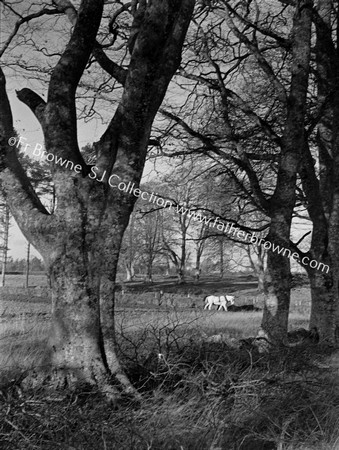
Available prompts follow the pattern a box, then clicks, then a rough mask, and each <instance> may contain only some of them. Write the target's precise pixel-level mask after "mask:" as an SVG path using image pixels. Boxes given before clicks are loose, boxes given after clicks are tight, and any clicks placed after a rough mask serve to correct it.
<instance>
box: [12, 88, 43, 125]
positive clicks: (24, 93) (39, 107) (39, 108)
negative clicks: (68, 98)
mask: <svg viewBox="0 0 339 450" xmlns="http://www.w3.org/2000/svg"><path fill="white" fill-rule="evenodd" d="M16 95H17V97H18V99H19V100H20V101H21V102H22V103H24V104H25V105H27V106H28V107H29V108H30V109H31V111H32V112H33V113H34V115H35V117H36V118H37V119H38V121H39V122H40V124H41V125H42V127H43V126H44V118H45V116H44V113H45V107H46V102H45V100H44V99H42V98H41V97H40V96H39V95H38V94H36V93H35V92H34V91H32V90H31V89H28V88H24V89H21V91H16Z"/></svg>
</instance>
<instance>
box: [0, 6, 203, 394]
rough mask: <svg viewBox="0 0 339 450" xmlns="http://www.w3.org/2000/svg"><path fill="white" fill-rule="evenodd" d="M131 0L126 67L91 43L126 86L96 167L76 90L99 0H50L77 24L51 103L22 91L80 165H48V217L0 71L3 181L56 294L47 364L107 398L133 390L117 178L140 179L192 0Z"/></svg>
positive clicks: (50, 141)
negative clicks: (74, 0)
mask: <svg viewBox="0 0 339 450" xmlns="http://www.w3.org/2000/svg"><path fill="white" fill-rule="evenodd" d="M137 3H138V2H133V5H132V11H133V12H134V23H133V26H132V33H131V34H132V35H131V39H130V41H129V46H128V49H129V51H130V53H131V57H130V64H129V67H128V69H126V70H125V69H123V68H121V67H119V66H118V65H117V64H115V63H114V62H112V61H110V60H109V59H108V58H107V57H106V56H105V55H104V57H103V55H102V53H100V50H99V49H98V48H97V49H96V50H95V55H96V58H97V60H98V61H99V60H100V61H101V62H102V63H103V64H104V66H105V69H106V70H107V71H108V72H109V73H110V74H111V75H112V76H114V77H116V79H117V80H118V81H119V82H121V83H122V84H123V85H124V90H123V94H122V98H121V100H120V103H119V105H118V108H117V110H116V112H115V114H114V117H113V119H112V120H111V122H110V124H109V126H108V128H107V130H106V132H105V133H104V134H103V136H102V137H101V139H100V141H99V142H98V143H96V144H95V148H96V153H97V159H96V166H95V167H94V168H93V167H92V170H90V169H91V168H90V167H88V166H87V165H86V163H85V162H84V160H83V157H82V155H81V153H80V151H79V148H78V143H77V131H76V107H75V92H76V88H77V85H78V83H79V80H80V77H81V76H82V74H83V72H84V70H85V68H86V65H87V63H88V60H89V57H90V55H91V52H92V50H93V48H94V46H95V39H96V34H97V31H98V27H99V24H100V20H101V17H102V10H103V5H104V2H103V1H102V0H100V1H99V0H83V1H82V2H81V6H80V10H79V12H78V13H77V11H75V10H74V8H73V6H72V4H71V3H70V2H68V1H67V0H63V1H59V0H56V1H55V4H56V5H57V6H59V7H60V8H61V11H65V12H66V14H67V15H68V16H69V17H71V20H72V21H74V23H72V24H73V25H74V26H73V31H72V36H71V39H70V42H69V44H68V45H67V47H66V50H65V52H64V53H63V54H62V56H61V58H60V60H59V62H58V63H57V65H56V67H55V68H54V70H53V72H52V75H51V80H50V83H49V92H48V101H47V103H46V102H44V100H42V98H41V97H39V96H38V95H37V94H35V93H34V92H32V91H31V90H29V89H23V90H22V91H20V92H19V93H18V96H19V98H20V100H21V101H23V102H24V103H25V104H26V105H28V106H29V107H30V108H31V110H32V111H33V112H34V114H35V115H36V117H37V118H38V120H39V122H40V124H41V126H42V128H43V131H44V136H45V146H46V152H47V154H52V155H54V157H56V156H57V157H60V158H64V159H65V160H68V161H71V162H72V163H73V165H74V166H75V165H76V164H78V165H79V166H80V172H79V171H78V172H77V171H75V170H68V169H65V167H62V166H60V165H58V164H56V163H55V164H53V165H52V170H51V172H52V176H53V182H54V186H55V193H56V198H57V202H56V203H57V204H56V208H55V210H54V211H53V213H52V214H50V213H49V212H48V211H47V210H46V208H45V207H44V206H43V205H42V203H41V201H40V200H39V198H38V196H37V194H36V193H35V191H34V189H33V188H32V185H31V184H30V182H29V180H28V178H27V176H26V174H25V172H24V170H23V169H22V167H21V165H20V163H19V161H18V159H17V156H16V153H15V151H13V148H12V147H11V146H10V145H9V139H10V138H11V137H12V136H15V133H14V129H13V118H12V114H11V109H10V105H9V102H8V98H7V95H6V90H5V77H4V74H3V72H2V71H1V69H0V94H1V95H0V131H1V153H0V175H1V181H2V188H3V189H4V190H5V192H6V193H7V195H8V198H9V202H10V207H11V211H12V214H13V216H14V217H15V219H16V221H17V223H18V225H19V226H20V228H21V230H22V231H23V233H24V234H25V236H26V238H27V239H28V240H29V241H30V242H31V243H32V244H33V245H34V246H35V247H36V248H37V249H38V251H39V252H40V253H41V255H42V256H43V258H44V261H45V264H46V267H47V269H48V273H49V277H50V284H51V287H52V299H53V314H52V333H51V336H50V346H49V354H48V358H49V361H50V362H51V365H52V368H53V367H54V368H55V369H56V370H55V374H56V376H57V379H58V381H60V380H61V379H62V378H63V379H65V377H66V379H67V381H68V383H69V384H73V383H77V382H79V381H80V382H83V381H84V382H86V383H90V384H97V385H99V387H100V388H101V389H102V390H103V391H105V392H106V393H107V392H108V393H110V394H113V395H114V394H115V392H116V389H115V388H113V387H111V388H110V387H109V381H110V378H111V376H112V375H113V376H114V377H115V379H116V380H118V381H119V382H120V385H121V388H122V389H123V390H124V391H125V392H128V393H133V394H135V389H134V388H133V387H132V386H131V384H130V383H129V381H128V379H127V377H126V375H125V374H124V372H123V370H122V368H121V366H120V363H119V361H118V358H117V355H116V352H115V334H114V291H115V277H116V270H117V263H118V256H119V251H120V246H121V241H122V236H123V233H124V231H125V229H126V227H127V224H128V220H129V216H130V214H131V212H132V209H133V205H134V203H135V200H136V196H135V195H133V194H128V193H125V192H123V191H121V190H119V189H118V188H117V184H118V183H119V182H124V183H126V185H127V184H128V183H129V182H130V183H131V185H133V183H134V186H135V188H136V187H138V186H139V183H140V179H141V175H142V170H143V166H144V163H145V158H146V151H147V144H148V140H149V136H150V132H151V127H152V123H153V120H154V117H155V115H156V113H157V110H158V108H159V106H160V104H161V102H162V100H163V98H164V95H165V93H166V89H167V86H168V84H169V82H170V80H171V78H172V76H173V75H174V73H175V71H176V70H177V68H178V66H179V64H180V54H181V48H182V44H183V40H184V37H185V34H186V31H187V28H188V25H189V21H190V17H191V15H192V12H193V7H194V0H183V1H180V2H179V1H169V0H161V1H158V0H157V1H153V2H139V4H137ZM146 19H147V20H146ZM100 55H101V56H100ZM93 169H94V170H93ZM111 177H113V179H112V178H111ZM117 180H118V181H117ZM111 181H112V182H113V183H115V185H114V184H112V183H111Z"/></svg>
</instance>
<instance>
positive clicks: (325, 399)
mask: <svg viewBox="0 0 339 450" xmlns="http://www.w3.org/2000/svg"><path fill="white" fill-rule="evenodd" d="M21 281H22V280H20V279H18V278H14V277H13V278H12V279H11V282H12V286H9V288H7V289H4V290H2V291H1V290H0V295H1V297H0V299H1V301H0V308H1V309H0V364H1V366H0V367H1V386H2V391H1V392H6V395H5V396H3V397H2V399H0V402H1V403H2V405H1V406H2V410H1V411H2V412H1V413H0V448H1V449H12V448H17V449H33V448H34V449H36V448H41V449H60V448H62V449H64V448H65V449H66V448H67V449H79V450H82V449H83V450H87V449H88V450H92V449H98V450H101V449H102V450H106V449H117V450H118V449H119V450H120V449H121V450H129V449H135V450H143V449H145V450H146V449H155V450H158V449H159V450H160V449H171V450H182V449H184V450H186V449H187V450H188V449H189V450H205V449H208V450H209V449H214V450H216V449H222V450H224V449H225V450H238V449H239V450H270V449H272V450H274V449H277V450H336V449H337V448H339V446H337V443H338V442H339V440H338V439H339V437H338V433H337V429H338V427H337V424H338V422H337V417H338V416H339V414H338V413H339V406H338V405H339V389H338V386H337V382H336V380H335V378H334V377H333V375H332V372H331V371H329V370H328V366H326V364H325V365H324V364H323V363H324V362H325V363H326V358H325V357H326V355H324V354H322V353H321V349H310V348H301V349H295V350H294V349H290V350H286V351H283V352H279V353H277V354H275V353H274V352H273V354H272V355H270V356H265V355H259V354H257V353H255V352H253V351H252V350H250V349H248V348H244V349H241V350H236V349H234V348H231V347H229V346H228V344H227V343H225V342H213V341H209V337H213V336H219V335H222V336H224V337H227V338H228V339H230V340H232V339H233V340H236V341H239V339H243V338H247V337H249V336H254V335H255V334H256V332H257V330H258V327H259V326H260V321H261V312H233V313H231V312H224V311H216V309H214V310H212V311H206V310H203V301H202V300H203V297H204V295H205V292H206V290H208V292H210V291H211V285H210V284H207V285H204V282H202V283H199V284H197V283H191V284H190V283H187V284H186V285H184V286H180V287H178V289H177V291H178V293H177V294H174V293H173V291H174V289H175V285H174V283H169V282H168V281H167V280H166V282H165V281H162V282H161V281H160V282H159V285H153V286H149V292H147V286H145V284H142V283H141V284H140V285H139V286H138V284H137V283H134V284H133V286H128V288H127V291H128V292H127V293H124V294H121V295H120V296H118V307H117V311H116V313H117V314H116V330H117V351H118V354H119V357H120V359H121V361H122V364H123V366H124V368H125V370H126V372H127V374H128V376H129V378H130V379H131V381H132V382H133V383H134V385H135V386H136V387H137V388H138V389H139V391H140V392H142V394H143V398H144V400H143V402H142V404H140V405H137V404H133V403H132V404H130V403H128V402H127V403H122V404H121V405H119V406H117V407H116V408H115V409H114V408H113V409H112V408H107V405H105V402H102V401H101V400H100V398H98V397H97V396H96V395H95V393H90V392H89V393H88V394H87V395H86V401H85V402H83V401H82V397H81V395H84V394H80V393H79V394H78V393H76V392H75V393H74V394H71V395H70V394H69V393H66V394H64V393H63V391H62V390H61V391H59V392H54V393H51V392H49V391H47V392H45V391H44V390H41V389H39V391H37V390H36V389H34V386H33V385H28V386H27V387H26V390H25V392H24V393H22V392H21V391H20V390H19V391H18V389H17V388H16V380H19V379H20V375H21V373H22V371H23V370H26V371H28V373H33V372H34V369H35V368H37V367H41V365H42V364H44V359H43V357H44V352H45V348H46V342H47V336H48V330H49V317H50V301H49V298H48V295H47V296H46V294H45V292H46V291H44V290H41V291H39V289H38V288H33V287H32V288H29V290H24V289H20V283H21ZM37 281H39V280H38V279H37ZM235 284H236V287H235V286H234V285H232V282H230V281H229V280H228V281H226V282H225V285H224V286H223V285H222V283H219V284H218V285H217V286H216V291H217V292H220V290H222V291H223V290H226V291H227V293H229V292H232V293H233V294H235V297H236V302H237V303H238V304H248V303H249V302H250V300H251V299H253V298H254V297H255V298H256V300H257V301H259V300H260V298H259V297H256V296H257V294H256V291H255V289H254V286H251V285H250V286H249V283H248V281H245V282H244V283H243V284H242V283H241V280H240V281H239V280H236V281H235ZM165 285H166V287H165V288H164V286H165ZM35 286H37V285H35ZM125 286H126V285H125ZM159 286H162V289H163V290H164V291H165V293H166V294H167V295H168V296H169V298H172V299H173V298H174V297H173V296H174V295H175V298H176V300H177V302H176V303H175V302H174V303H173V304H174V306H173V307H169V306H168V305H167V303H162V304H161V305H160V306H159V305H156V302H157V300H156V297H155V295H154V292H158V291H159ZM236 288H237V289H238V290H236ZM188 293H189V297H188ZM164 295H165V294H164ZM307 295H309V294H308V289H307V287H299V288H295V289H294V290H293V295H292V312H291V315H290V327H291V328H298V327H301V326H303V327H307V321H308V312H307V311H308V309H307V305H308V304H309V299H308V298H307ZM147 298H148V299H149V301H147ZM138 299H139V300H138ZM192 302H194V303H195V308H192V305H191V303H192ZM302 309H304V310H305V311H306V312H303V311H302ZM11 386H12V387H11Z"/></svg>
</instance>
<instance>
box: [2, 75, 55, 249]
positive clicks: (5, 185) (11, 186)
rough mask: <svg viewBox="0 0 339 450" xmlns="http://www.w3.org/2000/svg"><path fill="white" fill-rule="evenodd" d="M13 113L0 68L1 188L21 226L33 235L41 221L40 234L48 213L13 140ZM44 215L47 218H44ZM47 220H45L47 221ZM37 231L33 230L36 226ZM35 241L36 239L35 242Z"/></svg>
mask: <svg viewBox="0 0 339 450" xmlns="http://www.w3.org/2000/svg"><path fill="white" fill-rule="evenodd" d="M15 137H16V133H15V131H14V128H13V118H12V111H11V107H10V104H9V100H8V97H7V92H6V78H5V75H4V73H3V71H2V69H1V67H0V141H1V142H0V145H1V147H0V180H1V187H2V189H4V191H5V193H6V195H7V196H8V198H9V199H10V202H9V203H10V205H11V210H12V213H13V215H14V217H15V218H16V220H17V221H18V223H19V225H21V226H22V227H23V229H24V230H26V233H27V235H31V230H32V226H33V225H34V224H37V223H38V222H39V226H37V229H36V230H35V231H36V234H38V233H39V232H41V229H42V228H43V225H44V219H46V216H47V215H48V214H49V213H48V211H47V210H46V208H45V207H44V206H43V204H42V203H41V201H40V199H39V197H38V195H37V194H36V192H35V190H34V188H33V186H32V185H31V183H30V181H29V179H28V177H27V175H26V173H25V171H24V170H23V168H22V166H21V164H20V162H19V160H18V157H17V155H16V151H15V147H14V146H11V145H10V139H11V138H12V139H13V138H15ZM44 216H45V217H44ZM45 221H46V220H45ZM33 228H34V227H33ZM33 241H34V239H33Z"/></svg>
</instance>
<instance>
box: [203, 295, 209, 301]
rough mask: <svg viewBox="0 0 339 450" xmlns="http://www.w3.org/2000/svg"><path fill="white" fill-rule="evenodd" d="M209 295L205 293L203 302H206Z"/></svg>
mask: <svg viewBox="0 0 339 450" xmlns="http://www.w3.org/2000/svg"><path fill="white" fill-rule="evenodd" d="M207 297H208V295H205V297H204V299H203V303H206V300H207Z"/></svg>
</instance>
